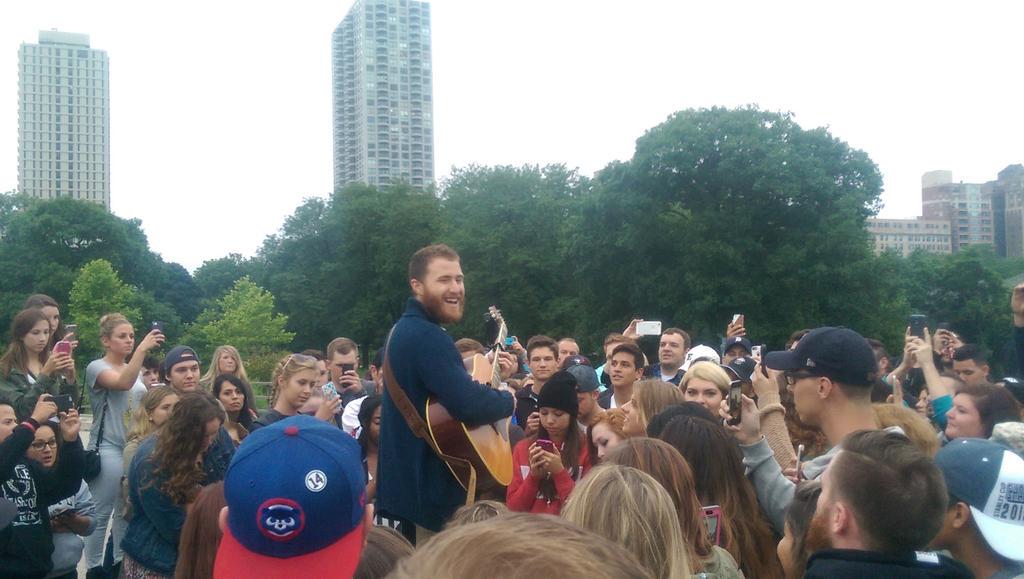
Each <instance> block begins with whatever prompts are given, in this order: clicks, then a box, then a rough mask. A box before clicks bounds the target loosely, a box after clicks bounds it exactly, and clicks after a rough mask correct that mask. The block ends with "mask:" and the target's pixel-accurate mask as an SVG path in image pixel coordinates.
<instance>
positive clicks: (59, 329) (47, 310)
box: [21, 294, 75, 347]
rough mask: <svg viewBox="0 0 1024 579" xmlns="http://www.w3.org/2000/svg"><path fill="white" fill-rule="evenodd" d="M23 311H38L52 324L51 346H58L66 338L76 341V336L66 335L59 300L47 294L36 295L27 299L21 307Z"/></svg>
mask: <svg viewBox="0 0 1024 579" xmlns="http://www.w3.org/2000/svg"><path fill="white" fill-rule="evenodd" d="M21 307H22V309H25V310H29V309H37V310H41V311H42V312H43V315H45V316H46V319H47V321H49V322H50V346H51V347H52V346H53V344H56V343H57V342H59V341H60V340H63V339H65V338H67V339H69V340H73V339H75V336H74V335H66V332H65V329H64V320H63V318H61V315H60V305H59V304H58V303H57V300H55V299H53V298H51V297H50V296H48V295H46V294H35V295H31V296H29V297H28V298H26V299H25V303H24V304H23V305H22V306H21Z"/></svg>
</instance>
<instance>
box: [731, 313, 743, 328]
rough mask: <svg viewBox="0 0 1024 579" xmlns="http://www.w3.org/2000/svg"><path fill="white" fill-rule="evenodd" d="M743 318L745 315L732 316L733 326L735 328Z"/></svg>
mask: <svg viewBox="0 0 1024 579" xmlns="http://www.w3.org/2000/svg"><path fill="white" fill-rule="evenodd" d="M742 317H743V314H733V315H732V325H734V326H735V325H736V322H738V321H740V318H742Z"/></svg>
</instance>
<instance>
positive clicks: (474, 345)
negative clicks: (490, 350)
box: [455, 338, 487, 357]
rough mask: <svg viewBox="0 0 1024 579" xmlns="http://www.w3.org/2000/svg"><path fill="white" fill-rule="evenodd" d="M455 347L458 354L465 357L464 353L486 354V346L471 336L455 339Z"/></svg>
mask: <svg viewBox="0 0 1024 579" xmlns="http://www.w3.org/2000/svg"><path fill="white" fill-rule="evenodd" d="M455 349H456V350H458V351H459V354H460V355H461V356H463V357H466V354H486V353H487V348H485V347H484V345H483V344H481V343H480V342H478V341H476V340H474V339H473V338H460V339H458V340H456V341H455Z"/></svg>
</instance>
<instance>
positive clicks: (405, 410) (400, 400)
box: [384, 327, 476, 505]
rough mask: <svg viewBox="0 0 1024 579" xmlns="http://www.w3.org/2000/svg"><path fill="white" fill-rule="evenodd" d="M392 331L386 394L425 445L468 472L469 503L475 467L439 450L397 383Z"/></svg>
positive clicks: (473, 493)
mask: <svg viewBox="0 0 1024 579" xmlns="http://www.w3.org/2000/svg"><path fill="white" fill-rule="evenodd" d="M394 331H395V328H394V327H392V328H391V331H390V332H388V339H387V342H385V345H384V386H385V387H386V388H387V390H388V394H390V395H391V400H392V401H393V402H394V403H395V406H396V407H398V411H399V412H401V413H402V417H403V418H405V423H406V424H408V425H409V430H411V431H412V433H413V435H415V436H416V437H417V438H420V439H422V440H423V441H424V442H426V443H427V446H429V447H430V449H431V450H433V451H434V454H436V455H437V456H438V458H440V459H441V460H443V461H444V462H446V463H448V464H449V465H456V466H458V467H462V468H465V469H466V470H467V471H468V472H469V484H467V485H466V505H471V504H473V502H474V501H476V469H475V468H473V463H471V462H470V461H468V460H466V459H464V458H459V457H457V456H451V455H448V454H445V453H444V452H442V451H441V449H440V448H439V447H438V446H437V442H435V441H434V437H432V436H430V428H429V427H428V426H427V423H426V422H424V420H423V417H421V416H420V413H419V412H417V411H416V407H415V406H413V403H412V401H411V400H409V397H408V396H406V395H405V390H403V389H402V387H401V385H399V383H398V379H397V378H395V372H394V370H392V369H391V356H390V355H389V354H390V352H391V334H392V333H393V332H394Z"/></svg>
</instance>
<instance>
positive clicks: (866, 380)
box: [764, 326, 878, 387]
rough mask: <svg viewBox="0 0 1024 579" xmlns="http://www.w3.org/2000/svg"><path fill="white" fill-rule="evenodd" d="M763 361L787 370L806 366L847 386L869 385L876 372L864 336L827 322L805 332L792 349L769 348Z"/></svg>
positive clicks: (771, 366)
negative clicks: (776, 350)
mask: <svg viewBox="0 0 1024 579" xmlns="http://www.w3.org/2000/svg"><path fill="white" fill-rule="evenodd" d="M764 365H765V366H767V367H768V368H771V369H772V370H783V371H788V372H792V371H795V370H807V371H809V372H810V373H811V374H814V375H816V376H826V377H828V378H831V379H833V380H836V381H838V382H841V383H843V384H846V385H848V386H864V387H869V386H871V385H872V384H874V382H875V376H876V375H877V374H878V362H877V361H876V360H875V351H874V350H872V349H871V345H870V344H868V341H867V340H865V339H864V336H861V335H860V334H858V333H857V332H854V331H853V330H851V329H849V328H831V327H827V326H826V327H822V328H816V329H814V330H811V331H810V332H808V333H807V335H806V336H804V337H803V338H801V339H800V341H799V342H798V343H797V345H796V346H795V347H794V348H793V349H792V350H788V351H783V352H769V353H768V354H767V355H766V356H765V357H764Z"/></svg>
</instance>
